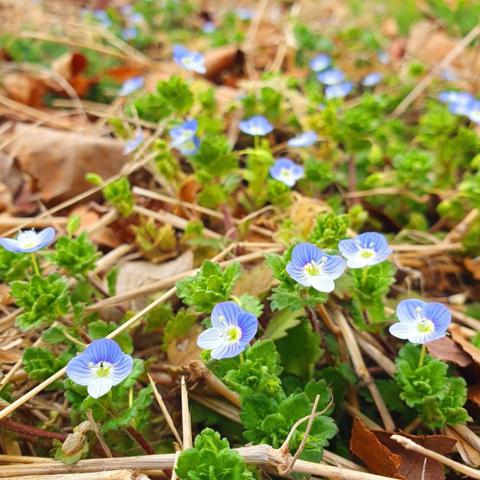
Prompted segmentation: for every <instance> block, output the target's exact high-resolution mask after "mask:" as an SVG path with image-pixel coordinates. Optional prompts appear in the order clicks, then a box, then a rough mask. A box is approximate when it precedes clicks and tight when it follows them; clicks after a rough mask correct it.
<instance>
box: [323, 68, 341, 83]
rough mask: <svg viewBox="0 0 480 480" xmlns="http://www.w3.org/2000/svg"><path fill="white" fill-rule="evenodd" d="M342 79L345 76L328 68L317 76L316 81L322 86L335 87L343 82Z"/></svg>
mask: <svg viewBox="0 0 480 480" xmlns="http://www.w3.org/2000/svg"><path fill="white" fill-rule="evenodd" d="M344 79H345V74H344V73H343V72H342V71H341V70H337V69H336V68H329V69H328V70H324V71H323V72H320V73H319V74H317V80H318V81H319V82H321V83H323V84H324V85H336V84H337V83H341V82H343V80H344Z"/></svg>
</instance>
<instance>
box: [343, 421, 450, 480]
mask: <svg viewBox="0 0 480 480" xmlns="http://www.w3.org/2000/svg"><path fill="white" fill-rule="evenodd" d="M392 435H393V434H392V433H389V432H384V431H382V430H369V429H368V428H367V427H366V426H365V425H364V424H363V423H362V422H361V421H360V420H358V419H355V421H354V424H353V430H352V437H351V440H350V449H351V451H352V452H353V453H354V454H355V455H356V456H357V457H359V458H360V459H361V460H362V461H363V462H364V463H365V464H366V465H367V467H368V468H369V469H370V470H371V471H372V472H373V473H376V474H378V475H385V476H390V477H393V478H398V479H400V480H443V479H444V478H445V473H444V468H443V465H442V464H441V463H439V462H436V461H434V460H431V459H425V457H424V456H423V455H420V454H418V453H416V452H413V451H411V450H407V449H405V448H404V447H402V446H401V445H400V444H399V443H397V442H395V441H394V440H391V438H390V437H391V436H392ZM402 435H405V436H406V437H408V438H410V439H412V440H413V441H414V442H416V443H418V444H419V445H422V446H424V447H425V448H428V449H430V450H433V451H435V452H438V453H440V454H442V455H447V454H449V453H450V452H451V451H452V449H453V447H454V446H455V443H456V441H455V440H454V439H452V438H450V437H447V436H444V435H419V436H417V435H407V434H404V433H402Z"/></svg>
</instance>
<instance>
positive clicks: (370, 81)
mask: <svg viewBox="0 0 480 480" xmlns="http://www.w3.org/2000/svg"><path fill="white" fill-rule="evenodd" d="M382 78H383V74H381V73H380V72H371V73H369V74H368V75H365V76H364V77H363V78H362V82H361V83H362V85H363V86H364V87H374V86H375V85H376V84H377V83H379V82H381V81H382Z"/></svg>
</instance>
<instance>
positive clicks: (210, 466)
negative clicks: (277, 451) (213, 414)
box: [175, 428, 255, 480]
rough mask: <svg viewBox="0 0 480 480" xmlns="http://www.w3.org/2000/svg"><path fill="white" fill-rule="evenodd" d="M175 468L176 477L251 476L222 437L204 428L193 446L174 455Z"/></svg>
mask: <svg viewBox="0 0 480 480" xmlns="http://www.w3.org/2000/svg"><path fill="white" fill-rule="evenodd" d="M175 472H176V473H177V475H178V478H179V479H180V480H254V478H255V476H254V475H253V473H252V472H251V471H250V470H248V469H247V466H246V465H245V462H244V461H243V459H242V457H241V456H240V455H239V454H238V453H237V452H235V451H234V450H231V449H230V444H229V442H228V440H227V439H226V438H221V437H220V435H219V434H218V433H217V432H215V431H214V430H212V429H211V428H205V429H204V430H203V431H202V432H201V433H200V434H199V435H197V437H196V438H195V443H194V446H193V448H189V449H187V450H184V451H183V452H182V453H181V454H180V456H179V457H178V463H177V468H176V469H175Z"/></svg>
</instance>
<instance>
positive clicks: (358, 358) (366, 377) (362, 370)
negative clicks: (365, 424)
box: [335, 310, 395, 432]
mask: <svg viewBox="0 0 480 480" xmlns="http://www.w3.org/2000/svg"><path fill="white" fill-rule="evenodd" d="M335 319H336V320H337V323H338V326H339V327H340V329H341V330H342V333H343V337H344V339H345V342H346V343H347V345H348V351H349V354H350V358H351V360H352V364H353V367H354V369H355V372H356V373H357V375H358V376H359V377H360V379H361V380H362V381H363V382H364V383H365V385H366V387H367V388H368V390H369V392H370V394H371V395H372V398H373V401H374V403H375V405H376V407H377V410H378V413H379V414H380V417H381V418H382V421H383V425H384V426H385V430H387V432H393V431H394V430H395V423H394V422H393V419H392V416H391V415H390V412H389V411H388V409H387V407H386V405H385V402H384V401H383V398H382V396H381V395H380V392H379V391H378V388H377V386H376V384H375V382H374V380H373V378H372V376H371V375H370V373H369V371H368V369H367V367H366V365H365V362H364V360H363V357H362V354H361V352H360V348H359V347H358V343H357V339H356V338H355V335H354V334H353V331H352V329H351V328H350V325H349V324H348V322H347V320H346V318H345V317H344V316H343V313H342V312H341V311H340V310H336V311H335Z"/></svg>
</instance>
